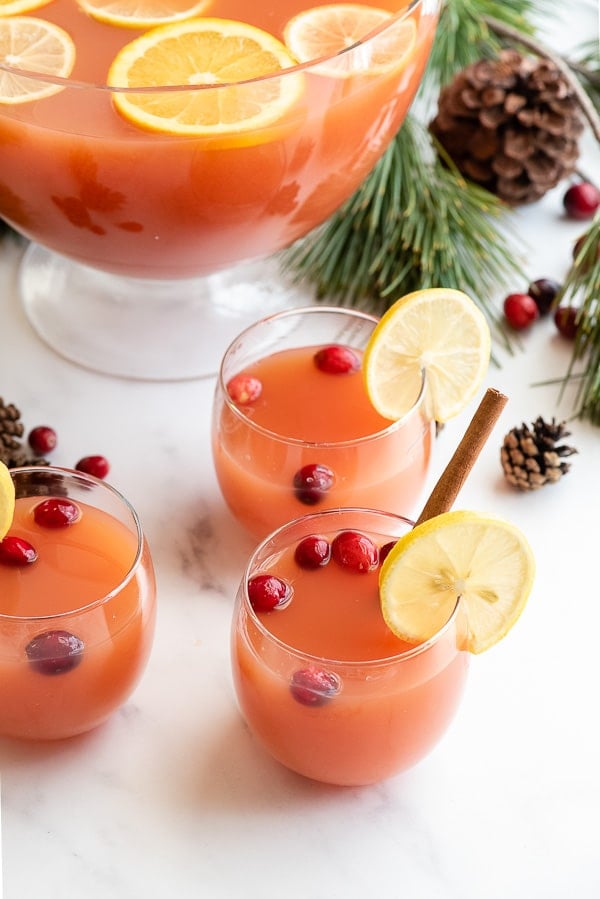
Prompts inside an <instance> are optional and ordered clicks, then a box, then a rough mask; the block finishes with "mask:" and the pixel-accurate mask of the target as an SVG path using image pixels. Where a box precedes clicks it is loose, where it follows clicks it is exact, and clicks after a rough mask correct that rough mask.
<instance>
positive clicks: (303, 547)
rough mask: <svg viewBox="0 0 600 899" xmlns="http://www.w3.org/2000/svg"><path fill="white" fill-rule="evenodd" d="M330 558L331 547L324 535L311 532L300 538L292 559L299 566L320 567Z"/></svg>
mask: <svg viewBox="0 0 600 899" xmlns="http://www.w3.org/2000/svg"><path fill="white" fill-rule="evenodd" d="M330 558H331V547H330V545H329V542H328V541H327V540H326V539H325V537H318V536H317V535H316V534H311V535H310V536H309V537H305V538H304V540H301V541H300V543H299V544H298V546H297V547H296V550H295V552H294V559H295V560H296V564H297V565H299V566H300V568H320V567H321V566H323V565H327V563H328V562H329V560H330Z"/></svg>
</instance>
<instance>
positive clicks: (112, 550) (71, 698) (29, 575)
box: [0, 496, 155, 740]
mask: <svg viewBox="0 0 600 899" xmlns="http://www.w3.org/2000/svg"><path fill="white" fill-rule="evenodd" d="M46 499H47V497H43V496H35V497H22V498H20V499H17V502H16V510H15V516H14V520H13V525H12V527H11V529H10V531H9V534H8V535H7V537H6V538H5V540H4V541H3V544H5V545H6V544H7V543H8V542H9V540H10V538H14V537H17V538H19V539H20V540H24V541H27V543H28V544H29V545H30V546H32V547H34V548H35V552H36V553H37V558H36V559H35V561H34V562H32V563H30V564H26V565H18V564H11V563H10V557H9V561H8V562H7V561H6V557H5V556H4V557H3V555H2V548H3V547H2V544H0V684H1V685H2V686H1V690H0V735H4V736H11V737H19V738H27V739H32V740H36V739H58V738H62V737H68V736H73V735H75V734H78V733H82V732H84V731H87V730H89V729H91V728H93V727H95V726H96V725H98V724H100V723H101V722H103V721H104V720H105V719H106V718H107V717H108V716H109V715H110V714H111V713H112V712H113V711H114V710H115V709H116V708H117V707H119V706H120V705H121V704H122V703H123V702H124V701H125V700H126V699H127V697H128V696H129V694H130V693H131V691H132V690H133V688H134V686H135V685H136V683H137V682H138V679H139V677H140V676H141V673H142V671H143V669H144V667H145V664H146V661H147V659H148V655H149V652H150V647H151V643H152V636H153V630H154V600H155V585H154V576H153V571H152V566H151V562H150V557H149V554H148V549H147V546H146V545H145V544H144V545H143V546H142V548H141V554H140V551H139V546H138V537H137V535H136V534H135V533H134V532H132V530H131V529H130V528H129V527H128V526H126V524H124V523H123V522H122V521H120V520H118V519H117V518H116V517H114V516H113V515H111V514H109V513H108V512H106V511H104V510H102V509H99V508H95V507H94V506H92V505H88V504H86V503H84V502H82V501H80V500H79V499H78V500H77V501H76V503H75V504H76V507H77V508H78V510H79V513H80V517H79V518H78V519H77V520H76V521H75V522H74V523H73V524H70V525H68V526H65V527H46V526H40V525H39V524H37V523H36V521H35V518H34V510H35V509H36V507H37V506H39V505H40V503H42V502H44V501H45V500H46ZM59 499H61V497H59Z"/></svg>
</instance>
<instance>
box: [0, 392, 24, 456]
mask: <svg viewBox="0 0 600 899" xmlns="http://www.w3.org/2000/svg"><path fill="white" fill-rule="evenodd" d="M20 419H21V413H20V412H19V410H18V409H17V407H16V406H13V404H12V403H8V404H5V403H4V400H3V399H2V397H0V458H1V457H2V455H3V454H4V453H9V452H12V451H13V450H17V449H18V448H19V447H20V446H21V441H20V438H21V437H22V436H23V430H24V429H23V425H22V423H21V421H20Z"/></svg>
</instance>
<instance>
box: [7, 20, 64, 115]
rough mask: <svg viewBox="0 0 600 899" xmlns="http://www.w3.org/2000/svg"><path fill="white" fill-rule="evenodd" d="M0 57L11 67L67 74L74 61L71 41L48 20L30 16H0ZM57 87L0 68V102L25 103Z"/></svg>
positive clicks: (54, 75)
mask: <svg viewBox="0 0 600 899" xmlns="http://www.w3.org/2000/svg"><path fill="white" fill-rule="evenodd" d="M0 61H2V62H3V63H4V64H5V65H8V66H11V67H12V68H13V70H14V69H24V70H25V71H27V72H28V73H32V72H33V73H35V74H40V75H51V76H53V77H59V78H67V77H68V76H69V75H70V74H71V71H72V69H73V65H74V63H75V44H74V43H73V41H72V39H71V37H70V35H69V34H67V32H66V31H64V29H62V28H59V26H58V25H54V24H52V22H46V21H44V20H43V19H36V18H35V17H33V16H14V17H13V18H11V19H4V18H0ZM60 90H62V85H60V84H53V83H52V82H50V81H38V80H37V79H36V78H33V77H31V75H28V76H27V77H26V76H21V75H18V74H17V73H16V72H15V71H11V72H7V71H6V70H5V69H2V70H0V103H8V104H16V103H28V102H30V101H32V100H40V99H42V98H43V97H49V96H51V95H52V94H55V93H57V92H58V91H60Z"/></svg>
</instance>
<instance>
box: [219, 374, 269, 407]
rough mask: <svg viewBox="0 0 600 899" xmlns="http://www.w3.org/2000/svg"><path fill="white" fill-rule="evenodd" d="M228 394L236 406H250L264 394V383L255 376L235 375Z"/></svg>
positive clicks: (228, 385) (228, 387) (230, 382)
mask: <svg viewBox="0 0 600 899" xmlns="http://www.w3.org/2000/svg"><path fill="white" fill-rule="evenodd" d="M227 393H228V394H229V397H230V399H231V400H232V401H233V402H234V403H235V404H236V406H248V405H250V403H253V402H255V400H257V399H258V398H259V396H260V395H261V393H262V382H261V381H259V379H258V378H255V377H254V376H253V375H235V376H234V377H233V378H232V379H231V380H230V381H229V382H228V384H227Z"/></svg>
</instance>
